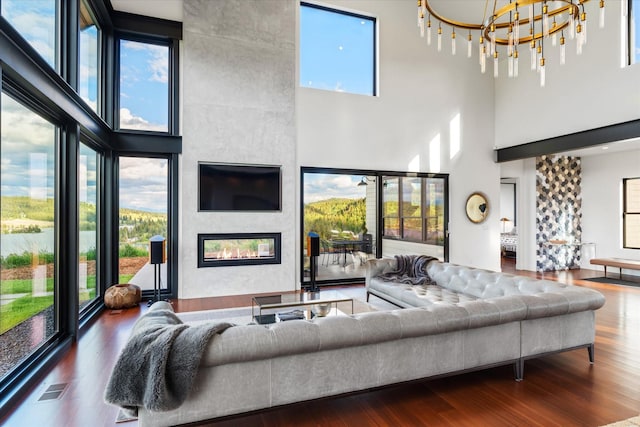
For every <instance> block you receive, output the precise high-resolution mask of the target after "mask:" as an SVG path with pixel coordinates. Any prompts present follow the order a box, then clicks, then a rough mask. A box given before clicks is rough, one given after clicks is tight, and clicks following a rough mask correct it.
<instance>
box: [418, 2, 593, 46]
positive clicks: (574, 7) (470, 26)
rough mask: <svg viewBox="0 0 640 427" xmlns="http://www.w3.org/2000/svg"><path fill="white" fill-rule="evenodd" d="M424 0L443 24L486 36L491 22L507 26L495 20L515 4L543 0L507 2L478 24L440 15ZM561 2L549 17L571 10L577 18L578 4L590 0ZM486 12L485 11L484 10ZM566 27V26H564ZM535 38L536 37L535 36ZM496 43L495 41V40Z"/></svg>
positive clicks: (526, 3) (499, 26)
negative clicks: (562, 4) (478, 32)
mask: <svg viewBox="0 0 640 427" xmlns="http://www.w3.org/2000/svg"><path fill="white" fill-rule="evenodd" d="M423 1H424V6H425V8H426V9H427V10H428V11H429V13H430V14H431V16H433V17H434V18H436V19H437V20H438V21H440V22H443V23H445V24H448V25H451V26H452V27H456V28H463V29H465V30H477V31H485V34H484V36H485V37H486V29H487V28H490V27H491V23H492V22H493V24H494V26H495V28H496V29H505V28H508V27H509V25H510V22H502V23H498V22H496V20H497V19H498V18H499V17H501V16H503V15H505V14H507V13H509V12H511V11H513V10H515V8H516V6H517V7H523V6H528V5H531V4H536V3H542V2H543V0H518V1H515V2H513V3H508V4H507V5H505V6H503V7H501V8H500V9H498V10H497V11H495V12H494V14H493V15H492V16H490V17H488V18H487V17H485V19H484V20H483V22H482V23H480V24H476V23H472V22H463V21H456V20H455V19H449V18H447V17H445V16H442V15H440V14H439V13H438V12H436V11H435V10H434V9H433V7H431V4H430V3H429V0H423ZM556 1H559V2H562V3H566V4H567V5H566V6H562V7H557V8H555V9H553V10H550V11H549V12H548V13H547V14H548V16H550V17H554V16H556V15H562V14H564V13H567V12H571V11H572V14H573V16H574V18H577V17H578V16H579V15H580V6H582V7H583V8H584V3H587V2H589V1H590V0H582V1H581V2H580V3H573V2H572V1H571V0H556ZM485 9H486V4H485ZM494 10H495V3H494ZM485 13H486V12H485ZM533 19H534V22H535V21H539V20H541V19H542V14H540V15H536V16H535V17H534V18H533ZM519 22H520V25H526V24H528V23H529V22H530V21H529V18H523V19H520V20H519ZM565 27H566V26H565ZM528 37H529V41H530V40H531V38H530V36H528ZM535 38H537V37H535ZM496 43H497V41H496Z"/></svg>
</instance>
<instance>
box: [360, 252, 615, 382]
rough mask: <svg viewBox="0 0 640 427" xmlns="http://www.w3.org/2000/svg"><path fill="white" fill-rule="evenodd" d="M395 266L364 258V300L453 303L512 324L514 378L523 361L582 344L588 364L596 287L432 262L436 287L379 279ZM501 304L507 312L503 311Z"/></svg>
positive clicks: (427, 304)
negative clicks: (515, 329)
mask: <svg viewBox="0 0 640 427" xmlns="http://www.w3.org/2000/svg"><path fill="white" fill-rule="evenodd" d="M395 268H396V260H395V258H386V259H374V260H370V261H369V262H368V264H367V273H366V278H365V286H366V289H367V301H368V300H369V296H370V295H375V296H378V297H380V298H382V299H384V300H386V301H389V302H391V303H392V304H395V305H398V306H399V307H405V308H410V307H423V308H426V309H432V308H434V307H451V308H453V307H457V308H463V309H465V310H466V311H468V312H469V313H473V315H474V316H477V317H478V318H485V320H486V317H487V316H489V317H491V316H495V317H499V318H500V319H503V320H507V319H508V320H509V321H515V322H517V323H518V324H519V325H520V342H519V344H518V346H519V347H520V348H519V357H518V362H517V364H516V379H518V380H520V379H522V375H523V368H524V360H525V359H528V358H532V357H536V356H540V355H542V354H545V353H551V352H557V351H563V350H569V349H574V348H578V347H587V349H588V350H589V360H590V361H591V362H593V350H594V346H593V344H594V340H595V312H594V311H595V310H597V309H598V308H600V307H602V306H603V305H604V302H605V299H604V296H603V295H602V294H601V293H600V292H598V291H595V290H593V289H588V288H583V287H578V286H573V285H566V284H563V283H560V282H556V281H551V280H539V279H535V278H531V277H524V276H514V275H511V274H505V273H498V272H493V271H487V270H481V269H476V268H470V267H464V266H460V265H455V264H449V263H442V262H438V261H432V262H430V263H429V264H428V265H427V273H428V274H429V277H430V278H431V279H432V280H434V281H435V282H436V285H427V286H420V285H418V286H414V285H408V284H404V283H396V282H392V281H385V280H384V279H382V278H381V277H380V275H381V274H382V273H385V272H388V271H392V270H393V269H395ZM504 307H508V308H510V309H512V310H511V311H508V312H505V310H504Z"/></svg>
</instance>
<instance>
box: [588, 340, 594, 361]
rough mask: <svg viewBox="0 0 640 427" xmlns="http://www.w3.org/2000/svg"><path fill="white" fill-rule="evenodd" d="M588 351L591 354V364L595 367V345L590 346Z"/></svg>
mask: <svg viewBox="0 0 640 427" xmlns="http://www.w3.org/2000/svg"><path fill="white" fill-rule="evenodd" d="M587 351H588V352H589V363H591V364H592V365H593V364H594V363H595V345H594V344H593V343H591V344H589V346H588V347H587Z"/></svg>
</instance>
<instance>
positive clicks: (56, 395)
mask: <svg viewBox="0 0 640 427" xmlns="http://www.w3.org/2000/svg"><path fill="white" fill-rule="evenodd" d="M67 385H68V384H65V383H62V384H52V385H50V386H49V387H48V388H47V389H46V390H45V391H44V393H42V396H40V399H38V402H42V401H45V400H56V399H60V396H62V393H64V391H65V389H66V388H67Z"/></svg>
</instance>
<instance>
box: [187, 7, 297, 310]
mask: <svg viewBox="0 0 640 427" xmlns="http://www.w3.org/2000/svg"><path fill="white" fill-rule="evenodd" d="M295 11H296V3H295V2H294V1H292V0H271V1H250V2H249V1H242V2H240V1H238V2H231V1H224V2H217V1H209V0H185V2H184V26H183V29H184V40H183V43H182V54H183V55H182V74H183V81H182V84H183V87H182V94H183V96H182V97H181V99H182V105H183V124H184V125H183V138H182V149H183V152H182V156H181V165H180V169H181V171H182V173H181V177H180V183H179V185H180V196H181V200H180V213H179V220H180V265H179V281H180V285H179V295H178V296H179V298H198V297H209V296H219V295H235V294H249V293H260V292H272V291H282V290H293V289H295V288H296V286H297V281H296V276H295V264H296V262H297V260H298V257H297V256H296V252H295V241H296V239H295V236H296V228H295V227H294V224H295V218H296V208H295V206H296V203H297V198H296V194H297V192H296V191H295V188H296V182H297V181H298V179H299V171H298V169H297V167H296V163H295V150H296V146H295V123H294V113H295V103H294V101H295V86H294V85H295V43H296V41H295V40H296V37H295ZM199 161H215V162H229V163H254V164H255V163H257V164H269V165H281V166H282V180H283V183H282V211H281V212H236V213H231V212H220V213H214V212H198V211H197V188H198V184H197V182H198V181H197V164H198V162H199ZM248 232H265V233H271V232H280V233H281V234H282V263H281V264H275V265H260V266H243V267H215V268H197V234H198V233H248Z"/></svg>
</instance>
